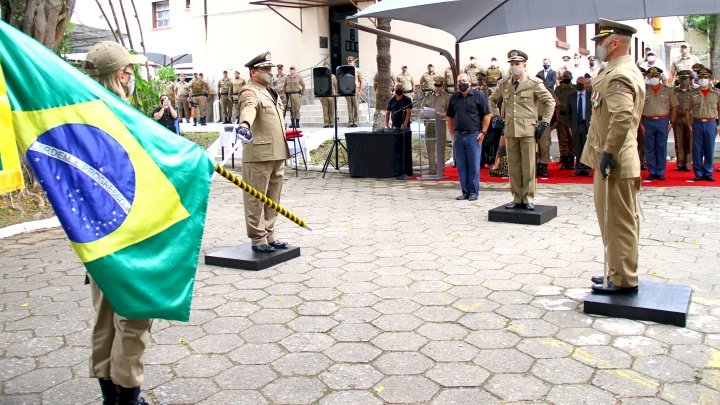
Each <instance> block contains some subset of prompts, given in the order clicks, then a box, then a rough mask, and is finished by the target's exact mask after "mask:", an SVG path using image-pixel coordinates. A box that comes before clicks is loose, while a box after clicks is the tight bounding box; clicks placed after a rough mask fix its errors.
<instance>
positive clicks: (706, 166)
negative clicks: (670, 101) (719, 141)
mask: <svg viewBox="0 0 720 405" xmlns="http://www.w3.org/2000/svg"><path fill="white" fill-rule="evenodd" d="M711 76H712V71H711V70H710V69H707V68H700V71H699V72H698V85H699V86H700V87H698V88H697V89H695V90H693V91H692V93H691V94H690V104H689V105H688V107H687V110H686V111H685V119H686V120H687V121H688V122H692V127H691V128H692V135H693V141H692V142H693V152H692V154H693V156H692V160H693V171H694V172H695V181H700V180H705V181H715V178H714V177H713V176H712V174H713V163H714V154H715V137H716V136H717V134H718V133H720V123H719V122H718V117H719V116H720V90H718V89H716V88H714V87H712V86H711V83H710V78H711Z"/></svg>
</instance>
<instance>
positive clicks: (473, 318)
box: [458, 313, 509, 330]
mask: <svg viewBox="0 0 720 405" xmlns="http://www.w3.org/2000/svg"><path fill="white" fill-rule="evenodd" d="M508 321H509V320H508V319H507V318H505V317H504V316H500V315H497V314H493V313H479V314H465V315H463V316H462V317H461V318H460V319H458V323H460V324H461V325H463V326H465V327H466V328H469V329H472V330H484V329H503V328H504V327H505V325H507V323H508Z"/></svg>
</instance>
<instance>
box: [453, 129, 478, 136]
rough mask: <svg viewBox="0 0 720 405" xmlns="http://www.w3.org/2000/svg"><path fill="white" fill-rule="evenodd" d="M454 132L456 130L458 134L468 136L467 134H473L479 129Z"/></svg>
mask: <svg viewBox="0 0 720 405" xmlns="http://www.w3.org/2000/svg"><path fill="white" fill-rule="evenodd" d="M455 132H457V133H458V134H459V135H462V136H468V135H474V134H475V133H476V132H480V130H479V129H477V130H475V131H455Z"/></svg>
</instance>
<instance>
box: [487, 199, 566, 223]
mask: <svg viewBox="0 0 720 405" xmlns="http://www.w3.org/2000/svg"><path fill="white" fill-rule="evenodd" d="M555 217H557V207H556V206H554V205H535V211H528V210H527V209H525V208H512V209H507V208H505V204H503V205H501V206H499V207H497V208H493V209H491V210H490V211H488V221H490V222H509V223H511V224H523V225H542V224H544V223H546V222H548V221H550V220H551V219H553V218H555Z"/></svg>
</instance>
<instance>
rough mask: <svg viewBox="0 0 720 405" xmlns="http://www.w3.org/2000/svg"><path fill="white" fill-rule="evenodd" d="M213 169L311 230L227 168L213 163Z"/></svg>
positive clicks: (300, 220) (302, 221) (299, 219)
mask: <svg viewBox="0 0 720 405" xmlns="http://www.w3.org/2000/svg"><path fill="white" fill-rule="evenodd" d="M215 171H216V172H217V173H218V174H219V175H221V176H223V177H225V178H226V179H228V180H230V182H231V183H233V184H234V185H236V186H238V187H240V188H241V189H243V190H244V191H245V192H246V193H248V194H250V195H251V196H253V197H255V198H257V199H258V200H260V201H262V203H263V204H265V205H267V206H268V207H270V208H272V209H274V210H275V211H277V212H278V213H280V214H282V215H283V216H285V217H286V218H287V219H289V220H291V221H293V222H295V223H296V224H298V225H300V226H301V227H303V228H305V229H307V230H310V231H312V229H311V228H310V227H309V226H308V224H307V223H306V222H305V221H304V220H302V219H301V218H299V217H297V216H296V215H295V214H293V213H292V212H290V211H288V210H286V209H285V208H283V207H282V206H281V205H280V204H278V203H276V202H275V201H273V200H271V199H269V198H268V197H267V196H266V195H265V194H263V193H261V192H259V191H257V190H255V189H254V188H252V187H251V186H250V185H249V184H247V183H245V182H244V181H242V180H241V179H239V178H237V177H236V176H235V175H233V174H232V173H230V172H229V171H227V170H225V169H223V168H222V167H220V165H215Z"/></svg>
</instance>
